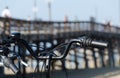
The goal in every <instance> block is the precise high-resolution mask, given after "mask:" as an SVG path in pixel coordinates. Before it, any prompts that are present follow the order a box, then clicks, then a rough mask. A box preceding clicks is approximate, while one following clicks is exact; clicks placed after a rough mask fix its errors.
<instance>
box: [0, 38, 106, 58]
mask: <svg viewBox="0 0 120 78" xmlns="http://www.w3.org/2000/svg"><path fill="white" fill-rule="evenodd" d="M13 39H14V40H12V41H11V42H13V41H14V42H17V44H18V45H19V46H25V47H26V48H27V50H28V51H29V52H30V54H31V55H32V56H33V57H34V58H36V59H49V58H48V57H46V56H42V57H37V54H36V53H35V52H34V51H33V49H32V48H31V47H30V46H29V45H28V43H27V42H26V41H25V40H24V39H20V38H17V39H15V38H13ZM5 43H10V41H9V42H7V41H4V42H3V43H0V44H5ZM73 43H79V44H80V45H82V46H85V47H107V46H108V44H107V43H105V42H99V41H94V40H92V39H90V38H87V37H81V38H80V39H72V40H70V41H69V43H68V45H67V48H66V49H65V51H64V53H63V54H62V55H61V56H58V57H54V56H53V57H52V59H53V60H61V59H64V58H65V57H66V56H67V54H68V52H69V49H70V47H71V45H72V44H73Z"/></svg>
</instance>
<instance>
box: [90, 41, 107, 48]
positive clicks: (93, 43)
mask: <svg viewBox="0 0 120 78" xmlns="http://www.w3.org/2000/svg"><path fill="white" fill-rule="evenodd" d="M91 45H93V46H98V47H107V46H108V44H107V43H105V42H98V41H92V42H91Z"/></svg>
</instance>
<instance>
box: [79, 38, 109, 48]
mask: <svg viewBox="0 0 120 78" xmlns="http://www.w3.org/2000/svg"><path fill="white" fill-rule="evenodd" d="M78 42H79V43H80V44H82V46H88V47H91V46H92V47H107V46H108V43H105V42H100V41H95V40H92V39H90V38H87V37H82V38H80V39H78Z"/></svg>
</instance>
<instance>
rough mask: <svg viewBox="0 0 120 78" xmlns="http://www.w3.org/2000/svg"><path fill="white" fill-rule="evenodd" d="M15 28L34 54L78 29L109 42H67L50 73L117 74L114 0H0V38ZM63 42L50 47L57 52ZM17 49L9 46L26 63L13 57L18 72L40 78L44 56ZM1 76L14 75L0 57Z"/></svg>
mask: <svg viewBox="0 0 120 78" xmlns="http://www.w3.org/2000/svg"><path fill="white" fill-rule="evenodd" d="M16 32H17V33H20V34H21V35H20V37H21V38H22V39H24V40H26V41H27V42H28V43H29V44H31V45H32V46H31V47H32V49H33V50H34V52H35V53H36V54H39V53H41V52H46V51H49V50H51V49H53V48H55V47H56V46H58V45H59V44H61V43H66V42H68V41H70V40H71V39H74V38H76V39H78V38H79V37H81V36H83V35H84V36H88V37H90V38H91V39H95V40H98V41H102V42H107V43H108V44H109V46H108V47H105V48H103V47H102V48H101V47H80V46H71V48H70V50H69V54H68V55H67V57H66V58H65V59H64V60H62V61H53V62H52V64H51V77H52V78H67V76H68V78H80V77H81V78H119V77H120V76H119V74H120V0H114V1H113V0H99V1H98V0H0V40H3V39H6V38H7V36H10V35H11V34H12V33H16ZM40 47H42V49H41V48H40ZM22 48H23V47H22ZM65 48H66V46H64V47H63V46H62V47H60V48H59V49H57V50H55V51H54V52H55V53H56V54H59V55H61V54H63V52H64V50H65ZM23 49H24V50H23V51H20V50H19V47H18V45H15V46H14V47H10V50H12V51H13V52H14V53H17V54H19V53H22V54H23V57H24V58H23V60H24V61H25V62H26V63H27V64H28V65H29V66H28V67H25V66H24V65H21V64H20V63H19V60H18V59H16V60H14V63H15V64H16V66H17V67H18V68H19V69H21V72H22V75H21V77H22V78H27V77H29V78H41V76H42V77H43V78H45V74H46V73H45V68H46V66H44V61H41V60H35V59H33V58H31V55H30V53H29V52H28V50H26V49H25V48H23ZM43 67H44V68H43ZM41 69H42V70H41ZM66 72H67V74H66ZM58 75H60V76H59V77H58ZM3 77H4V78H5V77H6V78H8V77H9V78H13V77H15V78H18V77H17V76H15V74H14V73H13V72H12V71H11V70H10V69H9V68H6V67H5V66H4V65H3V63H2V61H1V62H0V78H3Z"/></svg>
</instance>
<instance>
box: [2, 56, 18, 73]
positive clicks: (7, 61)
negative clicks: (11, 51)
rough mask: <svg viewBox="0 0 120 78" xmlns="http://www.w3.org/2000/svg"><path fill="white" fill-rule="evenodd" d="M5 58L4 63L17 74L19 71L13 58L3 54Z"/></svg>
mask: <svg viewBox="0 0 120 78" xmlns="http://www.w3.org/2000/svg"><path fill="white" fill-rule="evenodd" d="M2 59H3V64H4V65H5V66H6V67H8V68H10V69H11V70H12V71H13V72H14V73H15V74H18V73H19V70H18V68H17V67H16V66H15V64H13V62H12V60H11V59H10V58H8V57H6V56H2Z"/></svg>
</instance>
